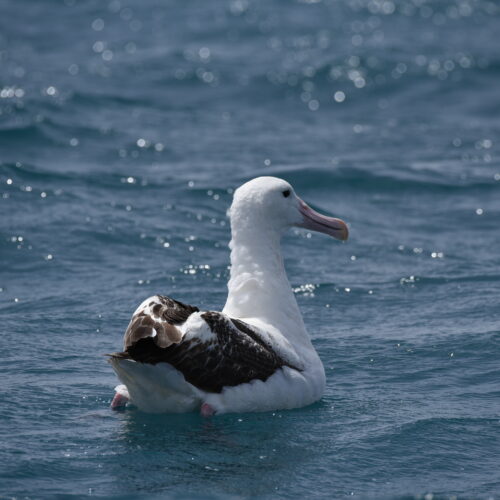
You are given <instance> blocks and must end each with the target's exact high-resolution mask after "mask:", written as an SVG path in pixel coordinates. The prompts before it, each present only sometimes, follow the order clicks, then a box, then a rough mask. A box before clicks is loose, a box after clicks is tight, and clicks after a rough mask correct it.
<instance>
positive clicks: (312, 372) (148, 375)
mask: <svg viewBox="0 0 500 500" xmlns="http://www.w3.org/2000/svg"><path fill="white" fill-rule="evenodd" d="M229 215H230V218H231V230H232V240H231V243H230V248H231V279H230V281H229V283H228V289H229V294H228V298H227V302H226V305H225V307H224V309H223V311H222V312H214V311H199V309H198V308H197V307H194V306H190V305H186V304H183V303H182V302H179V301H176V300H174V299H171V298H169V297H166V296H163V295H156V296H153V297H150V298H149V299H146V300H145V301H144V302H143V303H142V304H141V305H140V306H139V307H138V309H137V310H136V311H135V313H134V315H133V316H132V319H131V321H130V323H129V326H128V328H127V330H126V332H125V337H124V348H123V352H119V353H115V354H112V355H110V362H111V364H112V366H113V368H114V370H115V372H116V374H117V375H118V378H119V379H120V380H121V382H122V383H123V385H121V386H118V387H117V389H116V390H117V396H116V397H115V400H116V398H117V397H118V398H119V400H120V401H123V400H131V402H133V403H134V404H136V405H137V406H138V407H139V408H141V409H143V410H145V411H150V412H186V411H193V410H196V409H200V408H201V410H202V413H203V412H204V409H206V408H209V409H210V412H211V413H225V412H235V411H264V410H274V409H280V408H295V407H299V406H304V405H306V404H310V403H312V402H314V401H316V400H317V399H319V398H320V397H321V395H322V393H323V390H324V385H325V375H324V369H323V365H322V364H321V361H320V359H319V357H318V355H317V353H316V351H315V350H314V347H313V346H312V344H311V342H310V340H309V337H308V335H307V332H306V330H305V327H304V323H303V321H302V317H301V315H300V311H299V309H298V306H297V303H296V301H295V297H294V295H293V292H292V290H291V287H290V284H289V282H288V279H287V277H286V273H285V269H284V265H283V259H282V257H281V251H280V244H279V243H280V238H281V235H282V234H283V233H284V231H285V230H286V229H287V228H288V227H290V226H292V225H296V226H301V227H307V228H309V229H312V230H316V231H321V232H325V233H327V234H329V235H331V236H334V237H336V238H338V239H346V238H347V227H346V225H345V223H344V222H342V221H340V220H339V219H333V218H331V217H326V216H323V215H320V214H318V213H317V212H315V211H313V210H312V209H311V208H310V207H309V206H308V205H306V204H305V203H304V202H303V201H302V200H301V199H300V198H298V197H297V196H296V195H295V193H294V192H293V189H292V187H291V186H290V185H289V184H288V183H287V182H285V181H283V180H281V179H276V178H273V177H260V178H257V179H254V180H253V181H250V182H248V183H246V184H245V185H243V186H242V187H240V188H239V189H238V190H236V192H235V195H234V201H233V204H232V206H231V209H230V211H229Z"/></svg>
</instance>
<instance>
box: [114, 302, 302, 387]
mask: <svg viewBox="0 0 500 500" xmlns="http://www.w3.org/2000/svg"><path fill="white" fill-rule="evenodd" d="M157 298H158V299H159V300H158V301H155V300H154V299H156V298H155V297H153V298H152V299H150V300H151V302H153V304H150V303H144V304H145V305H146V307H145V308H143V309H142V310H141V309H139V310H138V311H137V313H136V315H134V317H133V318H132V321H131V322H130V325H129V327H128V329H127V332H126V334H125V352H123V353H119V354H117V355H116V356H119V357H127V358H131V359H133V360H135V361H138V362H141V363H150V364H157V363H169V364H170V365H172V366H173V367H174V368H176V369H177V370H179V371H180V372H181V373H182V374H183V375H184V378H185V379H186V380H187V381H188V382H189V383H191V384H193V385H194V386H195V387H198V388H199V389H202V390H204V391H207V392H221V391H222V389H223V388H224V387H232V386H236V385H239V384H244V383H246V382H250V381H252V380H256V379H258V380H262V381H265V380H267V378H269V377H270V376H271V375H272V374H273V373H275V372H276V371H277V370H279V369H280V368H282V367H283V366H290V364H288V363H286V362H285V361H284V360H283V359H282V358H281V357H280V356H279V355H278V354H277V353H276V352H275V351H273V349H272V348H271V347H270V346H269V345H268V344H267V343H266V342H265V341H264V340H263V339H262V338H261V337H260V336H259V334H258V333H257V332H256V331H255V330H254V329H253V328H252V327H251V326H249V325H248V324H246V323H244V322H242V321H239V320H236V319H231V318H229V317H228V316H226V315H225V314H222V313H219V312H212V311H209V312H204V313H202V314H201V319H202V320H203V321H202V322H201V325H200V323H196V325H197V326H196V327H193V329H189V328H188V329H187V331H185V333H184V335H182V336H180V331H179V330H178V329H177V328H175V327H172V325H175V324H179V323H183V322H184V321H186V320H187V318H188V317H189V316H190V315H191V314H192V313H193V312H197V311H198V309H197V308H194V307H192V306H187V305H185V304H182V303H180V302H177V301H174V300H172V299H169V298H167V297H160V296H158V297H157ZM146 302H147V301H146ZM156 302H158V303H161V304H162V305H161V308H157V303H156ZM170 308H171V310H170ZM160 312H161V319H162V320H163V321H159V320H158V314H156V313H160ZM152 329H153V330H154V332H156V333H155V334H153V333H152ZM179 337H180V338H179ZM290 367H291V368H293V367H292V366H290Z"/></svg>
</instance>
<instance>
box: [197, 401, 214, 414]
mask: <svg viewBox="0 0 500 500" xmlns="http://www.w3.org/2000/svg"><path fill="white" fill-rule="evenodd" d="M200 413H201V415H202V416H203V417H211V416H212V415H215V410H214V409H213V408H212V407H211V406H210V405H209V404H208V403H203V404H202V405H201V408H200Z"/></svg>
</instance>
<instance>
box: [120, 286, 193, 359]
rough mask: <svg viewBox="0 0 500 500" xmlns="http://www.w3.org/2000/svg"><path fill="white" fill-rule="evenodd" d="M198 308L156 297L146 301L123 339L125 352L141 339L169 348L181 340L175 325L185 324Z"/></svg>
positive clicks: (159, 296) (135, 315)
mask: <svg viewBox="0 0 500 500" xmlns="http://www.w3.org/2000/svg"><path fill="white" fill-rule="evenodd" d="M197 311H198V308H197V307H193V306H189V305H187V304H183V303H182V302H179V301H177V300H174V299H171V298H169V297H165V296H163V295H156V296H154V297H151V298H149V299H148V300H146V301H144V302H143V303H142V304H141V306H140V307H139V309H138V310H137V311H136V312H135V314H134V316H133V317H132V320H131V321H130V323H129V325H128V328H127V331H126V332H125V336H124V339H123V350H124V351H127V349H128V348H129V347H131V346H133V345H135V344H136V343H137V342H139V340H141V339H147V338H149V339H151V340H152V341H153V344H154V345H156V346H158V347H168V346H169V345H171V344H172V343H175V342H179V341H180V340H181V336H180V332H179V330H178V329H177V328H175V325H179V324H181V323H184V322H185V321H186V320H187V319H188V318H189V316H191V314H193V313H194V312H197Z"/></svg>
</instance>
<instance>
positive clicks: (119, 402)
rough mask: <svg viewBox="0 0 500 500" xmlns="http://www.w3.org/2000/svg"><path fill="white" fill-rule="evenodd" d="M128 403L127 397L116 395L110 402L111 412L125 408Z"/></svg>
mask: <svg viewBox="0 0 500 500" xmlns="http://www.w3.org/2000/svg"><path fill="white" fill-rule="evenodd" d="M127 403H128V398H127V396H124V395H123V394H120V393H118V392H117V393H116V394H115V397H114V398H113V401H111V409H112V410H120V409H122V408H125V406H127Z"/></svg>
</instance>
